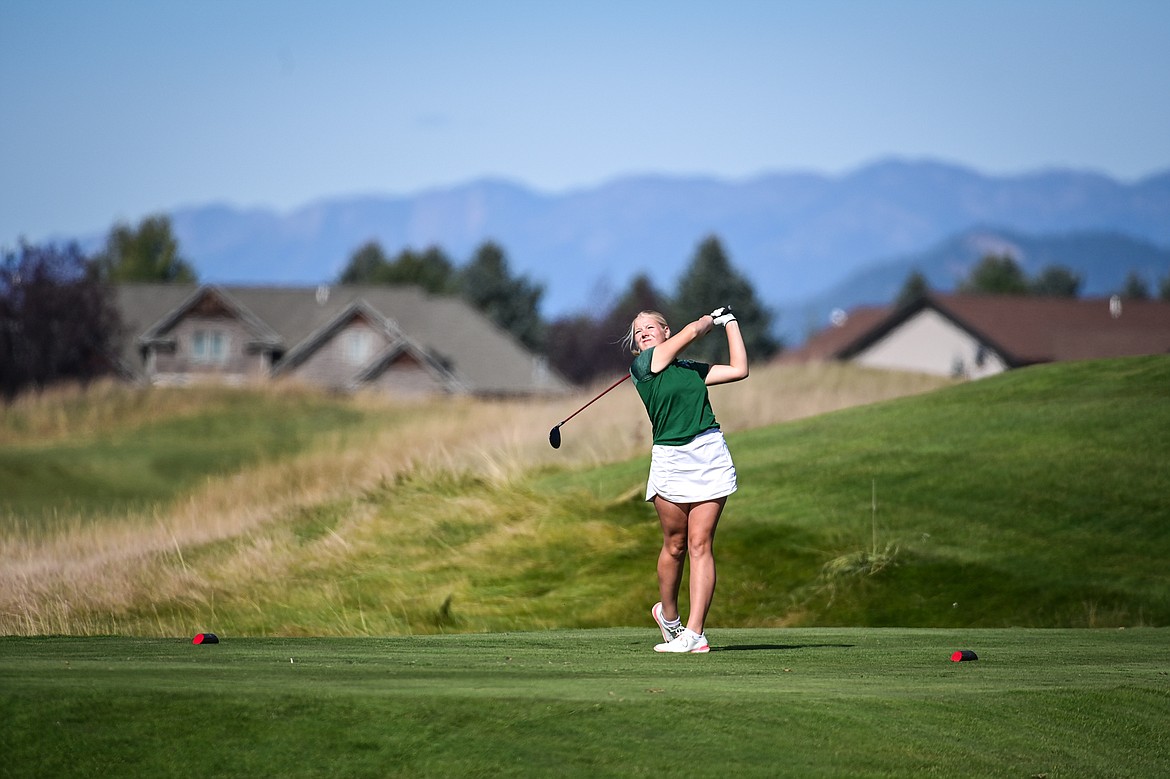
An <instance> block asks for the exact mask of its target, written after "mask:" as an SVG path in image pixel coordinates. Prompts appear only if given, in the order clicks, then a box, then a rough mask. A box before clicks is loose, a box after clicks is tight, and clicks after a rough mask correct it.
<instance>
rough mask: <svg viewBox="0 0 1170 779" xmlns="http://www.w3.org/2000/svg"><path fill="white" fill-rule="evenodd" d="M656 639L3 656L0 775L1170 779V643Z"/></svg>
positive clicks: (866, 636)
mask: <svg viewBox="0 0 1170 779" xmlns="http://www.w3.org/2000/svg"><path fill="white" fill-rule="evenodd" d="M656 639H657V632H656V631H655V630H654V629H653V628H652V627H649V626H648V627H643V628H638V629H634V628H623V629H603V630H588V631H575V630H567V631H562V630H557V631H544V632H529V633H501V634H487V635H467V634H464V635H444V636H414V637H397V638H358V639H352V638H346V639H323V638H306V639H295V638H269V639H260V638H252V639H243V638H239V639H237V638H231V637H225V638H224V639H223V641H222V643H220V644H218V645H204V646H194V645H192V644H191V643H190V642H189V640H186V639H133V638H88V639H87V638H6V639H0V710H2V711H3V713H4V715H3V717H0V753H2V754H3V756H4V757H3V760H0V775H2V776H14V777H15V776H20V777H73V776H78V777H80V776H152V777H171V776H174V777H180V776H181V777H191V776H217V777H259V776H274V777H275V776H282V777H284V776H288V777H399V776H401V777H447V776H583V777H610V776H613V777H619V776H662V775H666V774H671V773H679V772H682V773H685V774H687V775H698V776H711V775H735V776H752V777H755V776H759V777H901V776H948V777H949V776H963V777H1048V778H1050V779H1057V777H1152V776H1166V775H1170V730H1168V729H1167V728H1166V712H1167V710H1170V676H1168V675H1167V674H1168V670H1167V669H1168V668H1170V636H1168V635H1167V634H1166V630H1165V629H1151V628H1145V629H1128V630H1124V629H1122V630H1116V629H1115V630H1027V629H1000V630H911V629H900V628H899V629H877V628H802V629H737V630H723V631H720V632H719V633H718V640H717V641H715V643H714V647H713V651H712V652H711V653H710V654H708V655H683V656H666V655H658V654H656V653H654V652H653V651H652V650H651V646H652V644H653V643H654V642H655V640H656ZM959 649H971V650H974V651H975V652H976V653H977V654H978V655H979V660H977V661H974V662H963V663H953V662H951V661H950V655H951V653H952V652H953V651H955V650H959Z"/></svg>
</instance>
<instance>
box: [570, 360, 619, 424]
mask: <svg viewBox="0 0 1170 779" xmlns="http://www.w3.org/2000/svg"><path fill="white" fill-rule="evenodd" d="M628 378H630V374H628V373H627V374H626V375H624V376H622V377H621V378H620V379H618V380H617V381H615V382H614V383H613V384H610V385H609V386H608V387H606V388H605V389H604V390H602V391H601V393H600V394H599V395H598V396H597V397H596V398H594V399H593V400H591V401H589V402H588V403H586V404H585V405H584V406H581V408H579V409H577V410H576V411H574V412H573V413H572V414H570V415H569V416H567V417H565V419H564V421H563V422H561V425H563V424H565V422H568V421H569V420H570V419H572V418H573V417H575V416H577V415H578V414H580V413H581V412H582V411H584V410H585V409H587V408H589V407H590V406H592V405H593V404H594V403H596V402H597V401H598V400H599V399H600V398H601V396H602V395H604V394H605V393H607V392H609V391H610V390H611V389H613V388H614V387H616V386H617V385H619V384H621V383H622V382H623V381H625V380H626V379H628ZM561 425H557V427H560V426H561Z"/></svg>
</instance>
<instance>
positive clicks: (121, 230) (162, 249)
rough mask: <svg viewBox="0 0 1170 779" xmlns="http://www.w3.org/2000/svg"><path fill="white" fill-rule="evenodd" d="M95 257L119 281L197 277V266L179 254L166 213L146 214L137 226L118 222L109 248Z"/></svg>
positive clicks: (103, 271) (110, 278)
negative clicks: (133, 226) (135, 227)
mask: <svg viewBox="0 0 1170 779" xmlns="http://www.w3.org/2000/svg"><path fill="white" fill-rule="evenodd" d="M94 259H95V262H96V265H97V267H98V269H99V271H100V273H101V275H102V277H103V278H104V279H106V280H107V281H111V282H115V283H116V282H124V281H146V282H158V281H161V282H175V283H186V282H193V281H196V279H197V277H196V274H195V268H194V267H193V266H192V265H191V263H189V262H187V260H186V259H184V258H183V257H182V256H181V255H180V254H179V241H178V239H177V238H175V236H174V233H172V232H171V220H170V217H167V216H165V215H163V214H158V215H155V216H148V217H146V218H145V219H143V220H142V221H141V222H139V223H138V228H137V229H134V228H132V227H130V225H128V224H117V225H115V226H114V228H113V229H112V230H111V231H110V234H109V236H108V237H107V238H106V246H105V249H104V250H103V251H102V252H101V253H99V254H98V255H97V257H95V258H94Z"/></svg>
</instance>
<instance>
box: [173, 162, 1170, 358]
mask: <svg viewBox="0 0 1170 779" xmlns="http://www.w3.org/2000/svg"><path fill="white" fill-rule="evenodd" d="M171 216H172V219H173V224H174V227H175V232H176V235H177V236H178V238H179V240H180V242H181V246H182V249H183V252H184V254H185V255H186V256H187V257H188V258H189V259H190V260H191V261H192V262H193V263H194V265H195V267H196V268H197V270H198V271H199V274H200V277H201V278H202V279H204V280H206V281H218V282H233V283H250V282H255V283H285V284H299V283H316V282H321V281H328V280H332V279H333V278H335V277H336V275H337V273H338V272H339V271H340V269H341V268H342V267H343V266H344V264H345V263H346V261H347V260H348V258H349V256H350V254H351V253H352V252H353V251H354V250H355V249H356V248H357V247H358V246H360V245H361V244H362V243H364V242H365V241H368V240H377V241H379V242H380V243H381V245H382V246H383V248H384V249H385V250H386V252H387V253H388V254H390V255H394V254H396V253H397V252H398V251H400V250H401V249H403V248H405V247H408V246H409V247H413V248H416V249H421V248H425V247H426V246H429V245H439V246H441V247H442V248H443V249H444V251H446V252H447V253H448V254H449V255H450V256H451V258H452V259H453V260H454V261H455V262H456V263H458V264H461V263H463V262H465V261H466V260H467V259H468V258H469V257H470V256H471V254H472V252H473V251H474V250H475V248H476V247H477V246H478V245H479V244H480V243H482V242H483V241H484V240H487V239H489V238H490V239H493V240H495V241H497V242H498V243H500V245H502V246H503V247H504V249H505V251H506V252H507V255H508V258H509V262H510V264H511V267H512V270H513V272H516V273H524V274H526V275H528V276H529V277H530V278H532V279H533V280H535V281H538V282H540V283H542V284H544V285H545V289H546V292H545V298H544V313H545V315H546V316H548V317H555V316H559V315H562V314H565V313H568V312H571V311H581V310H586V309H594V308H596V307H598V306H599V305H604V304H605V303H606V302H607V301H605V300H597V299H595V298H597V297H598V296H599V295H600V296H604V295H605V294H606V293H607V292H608V293H610V294H612V293H614V292H618V291H620V290H622V289H624V287H625V285H626V283H627V282H628V281H629V279H630V278H631V277H632V276H633V275H634V274H636V273H639V272H645V273H647V274H649V275H650V277H651V278H652V279H653V280H654V281H655V283H656V284H657V285H658V286H659V287H660V288H662V289H663V290H667V291H669V290H671V289H672V288H673V286H674V283H675V281H676V280H677V277H678V275H679V273H680V272H681V271H682V270H683V268H684V267H685V265H686V263H687V262H688V261H689V260H690V258H691V255H692V254H693V252H694V250H695V248H696V246H697V245H698V243H699V242H700V241H701V240H702V239H703V238H704V237H706V236H707V235H710V234H715V235H718V236H719V238H720V239H721V240H722V242H723V245H724V247H725V249H726V250H727V252H728V254H729V255H730V257H731V260H732V262H733V263H734V264H735V265H736V266H737V267H738V268H740V269H741V270H742V271H743V272H744V273H745V274H746V275H747V276H748V277H749V278H750V279H751V280H752V281H753V283H754V284H755V285H756V288H757V292H758V293H759V295H760V297H761V298H762V299H763V300H764V301H765V302H767V303H768V304H769V305H772V306H774V307H776V308H777V309H779V312H780V315H781V325H782V329H784V330H785V331H786V332H787V333H788V334H789V335H791V333H792V328H793V327H799V329H800V330H801V331H803V330H804V329H805V323H804V322H799V323H798V322H796V321H794V320H793V317H792V316H791V315H789V314H788V313H787V310H788V309H789V308H791V307H792V306H793V305H794V301H796V302H798V303H797V305H798V306H800V307H802V309H803V308H804V306H803V304H800V303H799V301H807V300H811V299H812V298H814V297H820V296H823V295H824V294H825V293H827V292H828V291H830V290H831V289H832V288H835V287H839V286H840V285H842V284H844V283H846V282H847V281H848V280H849V279H850V278H853V277H855V276H856V275H857V274H859V273H864V271H865V270H866V269H867V268H871V267H872V266H875V265H889V264H891V263H892V262H897V261H900V260H904V259H906V258H909V257H912V256H915V255H919V254H921V253H923V252H924V251H927V250H928V249H929V248H930V247H935V246H937V245H939V244H940V243H941V242H944V241H946V240H948V239H950V238H953V237H955V236H957V235H960V234H962V233H964V231H969V230H972V229H973V228H975V227H979V226H982V227H981V229H983V230H984V231H985V232H994V231H1004V232H1005V234H1006V233H1010V234H1011V235H1012V236H1016V237H1015V238H1010V239H1009V240H1017V242H1019V240H1021V237H1022V236H1033V237H1036V236H1051V235H1057V236H1065V235H1079V236H1082V238H1083V237H1084V236H1087V235H1088V234H1090V233H1103V234H1113V235H1122V236H1128V237H1129V238H1130V239H1133V240H1138V241H1145V242H1148V243H1149V244H1152V245H1154V246H1155V247H1157V246H1162V247H1170V171H1167V172H1165V173H1160V174H1157V175H1154V176H1150V177H1147V178H1145V179H1142V180H1140V181H1137V182H1134V183H1121V182H1118V181H1116V180H1114V179H1111V178H1109V177H1107V176H1103V175H1099V174H1095V173H1086V172H1078V171H1069V170H1048V171H1040V172H1036V173H1030V174H1026V175H1020V176H987V175H983V174H981V173H978V172H976V171H973V170H971V169H968V168H964V167H960V166H957V165H950V164H945V163H940V162H933V161H907V160H896V159H895V160H885V161H880V162H876V163H874V164H871V165H867V166H864V167H862V168H859V169H858V170H856V171H853V172H851V173H848V174H846V175H843V176H837V177H834V176H826V175H821V174H817V173H811V172H788V173H769V174H765V175H760V176H756V177H752V178H748V179H743V180H724V179H717V178H711V177H673V176H630V177H624V178H619V179H616V180H614V181H611V182H608V183H606V184H603V185H600V186H596V187H590V188H584V189H578V190H573V191H569V192H564V193H555V194H548V193H541V192H538V191H536V190H533V189H531V188H527V187H525V186H522V185H519V184H516V183H513V182H508V181H503V180H497V179H487V180H480V181H474V182H470V183H467V184H463V185H459V186H453V187H448V188H435V189H430V190H426V191H422V192H419V193H416V194H412V195H406V196H377V195H371V196H362V197H345V198H331V199H323V200H319V201H317V202H314V203H311V204H308V205H306V206H304V207H301V208H298V209H295V210H294V211H291V212H289V213H287V214H283V215H282V214H277V213H275V212H273V211H268V210H264V209H254V208H253V209H237V208H233V207H231V206H225V205H222V204H216V205H209V206H206V207H193V208H182V209H178V210H176V211H175V212H173V213H172V214H171ZM1058 243H1059V242H1058ZM1054 246H1055V244H1054ZM1053 251H1055V249H1053ZM1109 251H1111V250H1109ZM1046 256H1047V255H1046ZM1052 256H1053V259H1052V260H1051V262H1061V263H1062V264H1066V265H1069V266H1070V267H1073V268H1074V269H1076V270H1081V271H1082V272H1085V271H1084V270H1083V269H1081V268H1079V267H1077V266H1076V265H1075V264H1074V263H1073V262H1071V261H1068V260H1061V259H1060V258H1059V257H1057V256H1055V255H1052ZM1127 270H1128V268H1124V267H1122V268H1119V269H1118V278H1119V279H1120V278H1123V277H1124V274H1125V273H1126V272H1127ZM1167 270H1170V269H1167V268H1163V269H1162V273H1163V274H1164V273H1165V272H1167ZM1093 274H1096V271H1093ZM928 275H929V274H928ZM1151 281H1153V278H1151ZM1119 283H1120V282H1118V284H1119ZM1115 286H1116V285H1115ZM1085 291H1086V292H1088V291H1089V290H1088V289H1086V290H1085ZM852 302H854V301H850V300H848V299H841V300H839V301H838V302H837V303H836V304H835V305H845V306H847V305H850V304H851V303H852ZM801 318H804V315H803V314H802V316H801Z"/></svg>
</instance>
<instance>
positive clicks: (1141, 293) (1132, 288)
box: [1121, 270, 1150, 300]
mask: <svg viewBox="0 0 1170 779" xmlns="http://www.w3.org/2000/svg"><path fill="white" fill-rule="evenodd" d="M1121 296H1122V297H1123V298H1128V299H1130V300H1149V299H1150V285H1149V284H1147V283H1146V280H1145V278H1144V277H1143V276H1142V275H1141V274H1139V273H1138V272H1137V271H1134V270H1131V271H1130V272H1129V274H1128V275H1127V276H1126V277H1125V284H1124V286H1122V288H1121Z"/></svg>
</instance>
